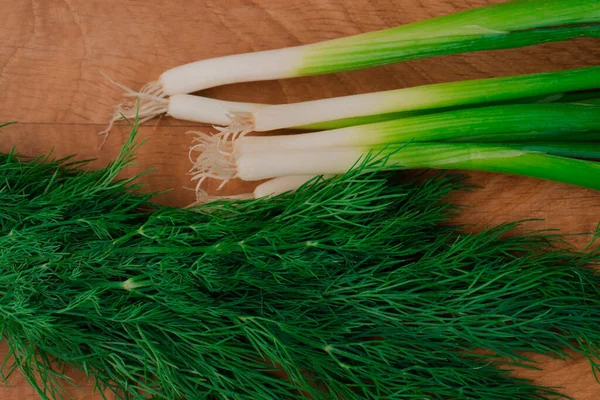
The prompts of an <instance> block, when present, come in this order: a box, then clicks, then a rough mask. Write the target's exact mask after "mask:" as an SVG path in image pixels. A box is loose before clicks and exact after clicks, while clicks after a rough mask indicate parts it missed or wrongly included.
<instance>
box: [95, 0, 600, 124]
mask: <svg viewBox="0 0 600 400" xmlns="http://www.w3.org/2000/svg"><path fill="white" fill-rule="evenodd" d="M581 37H591V38H600V6H599V5H598V2H597V1H596V0H575V1H574V0H513V1H507V2H505V3H501V4H495V5H490V6H487V7H480V8H475V9H470V10H466V11H463V12H458V13H453V14H449V15H444V16H441V17H437V18H432V19H428V20H424V21H420V22H416V23H411V24H406V25H402V26H397V27H393V28H389V29H384V30H380V31H375V32H367V33H363V34H358V35H353V36H348V37H342V38H337V39H333V40H328V41H324V42H319V43H312V44H308V45H302V46H295V47H288V48H281V49H275V50H267V51H258V52H253V53H245V54H234V55H227V56H222V57H217V58H211V59H206V60H201V61H195V62H191V63H188V64H184V65H180V66H176V67H174V68H171V69H169V70H167V71H165V72H163V73H162V74H161V75H160V77H159V78H158V80H156V81H154V82H150V83H149V84H147V85H145V86H144V87H143V88H141V89H140V91H135V90H133V89H130V88H127V87H125V86H123V85H121V84H118V83H116V82H115V84H116V85H117V86H119V87H121V88H122V89H124V91H125V92H124V95H125V96H126V97H136V98H139V99H140V100H141V104H140V107H139V108H137V107H136V106H135V105H133V104H129V103H125V104H122V105H120V106H118V107H117V108H116V110H115V113H114V115H113V118H112V120H111V125H112V123H114V122H115V121H117V120H119V119H121V118H123V117H124V118H129V119H133V118H135V116H136V115H137V116H139V117H140V118H141V121H142V122H143V121H147V120H149V119H152V118H154V117H156V116H158V115H161V114H166V115H168V116H171V117H174V118H177V119H181V120H188V121H195V122H202V123H209V124H214V125H221V126H223V125H228V124H230V123H231V122H232V120H233V121H235V120H236V119H237V116H238V114H239V113H240V112H241V113H252V112H255V111H258V110H260V109H262V108H264V105H262V104H255V103H242V102H227V101H222V100H215V99H210V98H206V97H200V96H192V95H189V93H194V92H197V91H200V90H203V89H207V88H210V87H214V86H220V85H227V84H233V83H239V82H250V81H265V80H274V79H284V78H294V77H301V76H310V75H319V74H329V73H333V72H341V71H350V70H357V69H362V68H369V67H374V66H378V65H384V64H390V63H395V62H403V61H408V60H414V59H419V58H426V57H435V56H443V55H449V54H458V53H468V52H476V51H482V50H499V49H507V48H518V47H524V46H532V45H537V44H541V43H549V42H557V41H564V40H571V39H575V38H581ZM377 114H381V113H377ZM325 121H328V120H325ZM109 129H110V126H109V127H108V129H107V131H108V130H109Z"/></svg>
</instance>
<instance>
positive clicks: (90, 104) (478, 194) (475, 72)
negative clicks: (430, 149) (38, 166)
mask: <svg viewBox="0 0 600 400" xmlns="http://www.w3.org/2000/svg"><path fill="white" fill-rule="evenodd" d="M498 2H500V0H302V1H296V0H288V1H281V0H219V1H217V0H190V1H182V0H180V1H167V0H143V1H142V0H126V1H123V0H60V1H59V0H18V1H14V0H0V9H1V10H2V14H3V23H2V25H1V26H0V121H8V120H18V121H19V122H20V123H19V124H17V125H14V126H11V127H8V128H6V129H4V130H3V132H2V139H3V140H1V141H0V151H7V150H9V149H10V148H11V147H12V146H16V147H17V150H18V152H20V153H23V154H27V155H39V154H42V153H45V152H47V151H49V150H50V149H51V148H54V153H55V154H56V155H66V154H71V153H78V154H79V156H78V157H79V158H97V161H95V162H94V163H93V164H92V166H101V165H105V164H106V163H108V162H109V161H110V160H111V159H112V158H113V157H114V156H115V154H116V152H117V151H118V149H119V146H120V145H121V144H122V143H123V140H124V138H125V137H126V135H127V134H128V129H127V128H126V127H117V128H116V129H114V130H113V131H112V133H111V134H110V136H109V137H108V140H107V142H106V145H105V146H104V147H103V148H102V150H99V145H100V143H101V142H102V138H101V137H99V136H97V135H96V132H98V131H99V130H101V129H103V128H104V124H105V123H106V121H107V119H108V117H109V115H110V113H111V109H112V107H113V106H114V105H115V104H116V103H118V102H119V101H120V92H121V91H120V90H119V89H116V88H115V87H114V86H112V85H111V84H110V83H109V82H108V81H107V80H106V79H105V78H104V77H103V76H102V75H101V74H102V73H105V74H107V75H109V76H110V77H111V78H113V79H115V80H117V81H119V82H122V83H123V84H125V85H127V86H130V87H133V88H139V87H140V86H141V85H142V84H144V83H146V82H148V81H151V80H154V79H156V78H157V77H158V75H159V74H160V73H161V72H162V71H164V70H165V69H167V68H170V67H174V66H176V65H179V64H182V63H185V62H190V61H195V60H199V59H204V58H209V57H216V56H221V55H227V54H234V53H240V52H248V51H257V50H266V49H274V48H279V47H283V46H291V45H298V44H306V43H312V42H316V41H321V40H326V39H331V38H336V37H340V36H344V35H350V34H355V33H361V32H367V31H373V30H377V29H383V28H386V27H391V26H395V25H399V24H404V23H409V22H413V21H418V20H422V19H425V18H430V17H434V16H439V15H443V14H446V13H449V12H455V11H460V10H464V9H468V8H472V7H476V6H483V5H486V4H492V3H498ZM599 63H600V44H599V42H598V41H593V40H584V39H580V40H574V41H570V42H566V43H554V44H546V45H540V46H535V47H529V48H526V49H514V50H504V51H494V52H481V53H476V54H467V55H458V56H451V57H443V58H434V59H427V60H418V61H412V62H407V63H400V64H394V65H390V66H384V67H378V68H373V69H370V70H366V71H354V72H348V73H342V74H333V75H328V76H317V77H309V78H297V79H290V80H285V81H272V82H257V83H256V82H255V83H248V84H238V85H231V86H226V87H219V88H214V89H209V90H207V91H205V92H204V93H203V94H204V95H208V96H213V97H216V98H222V99H228V100H241V101H256V102H271V103H285V102H293V101H301V100H308V99H315V98H322V97H333V96H340V95H348V94H354V93H364V92H371V91H376V90H385V89H394V88H401V87H408V86H415V85H421V84H427V83H436V82H447V81H455V80H460V79H475V78H486V77H494V76H507V75H514V74H521V73H533V72H542V71H552V70H558V69H562V68H577V67H584V66H590V65H598V64H599ZM191 127H193V128H194V129H209V128H208V127H203V126H198V125H194V124H190V123H187V122H184V121H175V120H172V119H169V118H163V119H162V120H160V122H159V124H158V125H157V126H154V125H153V124H152V123H149V124H147V125H146V126H145V127H144V128H143V129H142V130H141V135H142V137H143V138H148V139H149V141H148V143H147V144H146V145H145V146H143V148H142V149H141V151H140V153H139V154H138V161H139V165H138V166H136V167H135V168H133V167H132V168H131V169H130V170H128V171H126V173H127V174H133V173H136V172H139V171H141V170H145V169H148V168H154V169H155V171H154V172H153V173H152V174H150V175H147V176H146V177H144V180H145V182H146V183H147V184H148V185H149V188H151V189H158V190H167V189H173V190H172V191H171V192H169V193H167V194H165V195H163V196H162V197H161V198H160V201H161V202H163V203H167V204H172V205H185V204H188V203H190V202H191V201H192V200H193V193H192V192H191V191H190V190H188V189H185V187H186V186H187V187H189V186H191V182H190V180H189V176H188V175H187V171H188V168H189V164H188V161H187V147H188V145H189V143H190V138H189V137H188V136H186V135H184V133H185V132H186V131H187V130H189V129H190V128H191ZM471 176H472V181H473V182H474V183H476V184H478V185H480V186H482V187H483V188H482V189H479V190H475V191H473V192H471V193H461V194H458V195H457V196H455V200H456V201H459V202H461V203H463V204H465V205H466V207H467V208H466V209H465V212H464V213H463V215H462V217H461V218H460V222H463V223H467V224H470V226H471V227H472V229H480V228H482V227H485V226H489V225H493V224H497V223H500V222H506V221H512V220H516V219H525V218H540V219H543V221H538V222H535V223H531V224H527V225H526V226H525V227H524V228H523V229H533V228H536V229H537V228H559V229H561V230H562V231H563V232H568V233H577V232H583V231H591V230H593V229H594V228H595V226H596V225H597V223H598V221H599V218H598V216H599V215H600V196H599V195H598V193H595V192H593V191H590V190H585V189H580V188H574V187H570V186H567V185H562V184H557V183H552V182H544V181H539V180H535V179H527V178H520V177H513V176H503V175H496V174H482V173H475V174H471ZM251 187H252V185H249V184H240V183H239V182H234V183H232V184H230V185H228V187H226V188H225V189H224V192H223V193H234V192H241V191H247V190H250V189H251ZM209 189H211V190H212V189H214V183H209ZM587 239H589V238H588V237H585V236H581V237H575V238H573V242H574V243H575V244H576V245H582V244H584V243H585V241H586V240H587ZM599 328H600V327H599ZM2 352H6V347H2ZM537 359H538V360H540V362H541V365H542V367H543V368H542V370H541V371H519V375H521V376H526V377H529V378H532V379H535V380H536V381H537V382H538V383H540V384H545V385H552V386H560V387H564V393H566V394H569V395H571V396H573V397H575V398H576V399H578V400H587V399H590V400H591V399H597V398H600V384H597V383H596V381H595V380H594V377H593V374H592V373H591V371H590V368H589V364H588V363H587V361H586V360H584V359H581V358H577V357H576V358H575V359H574V360H567V361H557V360H550V359H548V358H545V357H537ZM80 384H81V390H77V391H74V392H73V393H74V394H75V396H76V398H79V399H95V398H100V397H99V396H93V395H92V394H91V393H92V392H91V388H92V385H91V384H90V383H88V382H85V381H81V382H80ZM35 398H37V396H36V395H35V392H34V391H33V390H32V389H31V388H29V387H28V385H27V383H26V382H25V381H24V380H23V379H22V378H21V379H19V377H14V378H11V380H10V382H9V385H8V387H7V388H0V399H7V400H12V399H15V400H16V399H35Z"/></svg>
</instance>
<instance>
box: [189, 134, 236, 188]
mask: <svg viewBox="0 0 600 400" xmlns="http://www.w3.org/2000/svg"><path fill="white" fill-rule="evenodd" d="M187 133H188V134H193V135H195V136H196V137H195V138H194V140H193V142H192V146H191V147H190V149H189V152H188V157H189V160H190V162H191V163H192V168H191V169H190V174H191V175H192V181H194V180H197V181H198V182H197V183H196V195H197V196H198V195H199V194H201V193H202V190H201V189H200V186H201V185H202V183H203V182H204V181H205V180H206V179H208V178H211V179H216V180H220V181H222V182H221V185H220V186H219V188H218V190H220V189H221V188H223V186H225V185H226V184H227V182H229V181H230V180H231V179H235V178H236V176H237V165H236V162H235V156H234V151H233V142H232V141H223V139H222V138H221V136H220V135H219V134H216V135H211V134H209V133H205V132H197V131H190V132H187ZM196 153H197V155H195V154H196Z"/></svg>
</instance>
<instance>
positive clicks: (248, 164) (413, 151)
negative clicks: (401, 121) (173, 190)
mask: <svg viewBox="0 0 600 400" xmlns="http://www.w3.org/2000/svg"><path fill="white" fill-rule="evenodd" d="M526 146H527V144H525V146H516V145H509V146H504V145H501V146H498V145H492V144H474V143H468V144H467V143H405V144H398V145H396V146H394V145H389V146H365V147H335V148H318V149H310V150H296V151H293V150H292V151H276V152H268V151H265V152H248V153H242V154H241V155H239V156H234V157H232V158H233V163H232V166H231V167H230V168H231V171H233V174H234V175H233V178H239V179H243V180H247V181H255V180H261V179H268V178H272V177H275V176H288V175H321V174H331V175H334V174H342V173H344V172H345V171H348V170H349V169H351V168H353V166H354V165H356V163H357V161H358V160H360V159H361V158H364V157H367V156H368V155H370V154H372V153H375V154H376V155H377V156H378V157H381V158H384V159H386V160H388V162H389V168H390V169H421V168H427V169H461V170H478V171H489V172H501V173H506V174H515V175H523V176H530V177H535V178H540V179H547V180H553V181H557V182H563V183H568V184H572V185H578V186H582V187H587V188H591V189H596V190H600V179H598V177H599V176H600V163H596V162H591V161H584V160H576V159H571V158H566V157H558V156H553V155H548V154H543V153H538V152H536V151H533V150H531V149H527V148H526ZM563 151H565V152H566V151H567V149H563ZM228 178H229V177H228Z"/></svg>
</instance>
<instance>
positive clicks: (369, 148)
mask: <svg viewBox="0 0 600 400" xmlns="http://www.w3.org/2000/svg"><path fill="white" fill-rule="evenodd" d="M599 132H600V106H599V105H598V104H596V103H594V102H593V101H592V102H576V103H547V104H506V105H495V106H488V107H476V108H468V109H459V110H452V111H446V112H440V113H436V114H429V115H420V116H415V117H406V118H401V119H396V120H390V121H383V122H377V123H372V124H365V125H359V126H352V127H347V128H341V129H334V130H328V131H321V132H309V133H300V134H291V135H275V136H243V137H240V138H237V139H235V140H233V141H230V142H225V143H224V142H223V141H222V140H221V138H220V137H219V135H213V136H209V135H205V134H199V135H198V136H197V137H196V139H195V143H194V145H193V147H192V151H197V152H198V154H197V155H196V154H195V153H193V152H192V153H191V155H192V157H191V160H192V162H193V163H194V166H193V169H192V173H193V174H194V179H196V180H197V181H198V186H199V185H201V184H202V183H203V182H204V180H205V179H207V178H216V179H220V180H222V181H223V183H226V182H228V181H229V180H231V179H236V178H239V179H242V180H247V181H258V180H262V179H269V178H276V177H291V176H315V175H335V174H341V173H344V172H345V171H347V170H348V169H350V168H352V167H353V166H354V165H355V164H356V163H357V160H359V159H361V158H364V157H366V156H368V155H369V154H373V153H374V154H377V155H378V156H379V157H382V158H386V159H388V158H389V159H390V160H391V161H392V163H391V165H393V168H403V169H420V168H433V169H467V170H481V171H491V172H503V173H509V174H517V175H525V176H533V177H537V178H541V179H548V180H554V181H558V182H564V183H569V184H573V185H579V186H584V187H588V188H592V189H600V183H599V182H600V180H598V176H600V175H599V174H600V164H598V163H596V162H592V161H584V160H579V159H595V160H597V159H600V156H599V145H598V143H596V142H595V141H596V140H598V139H599ZM390 168H392V167H391V166H390Z"/></svg>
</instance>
